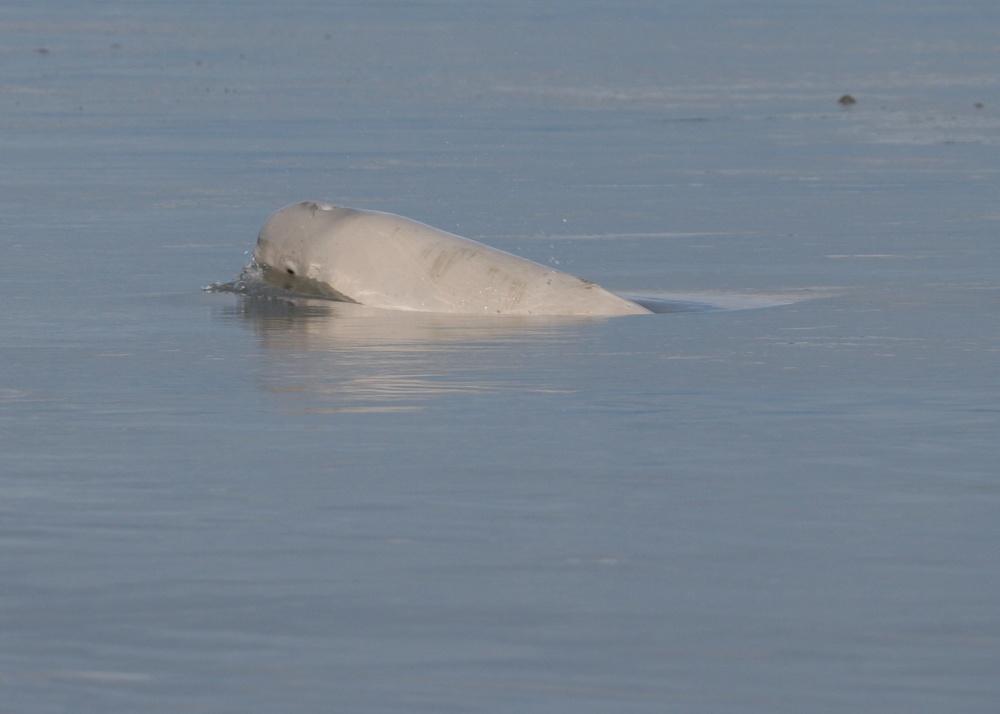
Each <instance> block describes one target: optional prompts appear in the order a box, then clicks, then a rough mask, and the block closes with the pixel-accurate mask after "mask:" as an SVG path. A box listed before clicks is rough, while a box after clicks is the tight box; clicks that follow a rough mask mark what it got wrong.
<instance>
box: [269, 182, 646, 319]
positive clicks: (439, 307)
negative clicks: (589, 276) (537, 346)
mask: <svg viewBox="0 0 1000 714" xmlns="http://www.w3.org/2000/svg"><path fill="white" fill-rule="evenodd" d="M253 258H254V261H255V262H256V263H257V264H258V265H259V266H260V267H261V269H262V272H263V275H264V280H265V281H266V282H268V283H270V284H272V285H277V286H279V287H283V288H287V289H290V290H295V291H298V292H304V293H310V294H318V295H323V296H326V297H330V298H334V299H337V300H343V301H347V302H355V303H360V304H362V305H369V306H372V307H378V308H387V309H394V310H414V311H420V312H439V313H456V314H502V315H638V314H648V313H649V312H650V311H649V310H647V309H646V308H644V307H642V306H640V305H637V304H636V303H634V302H631V301H629V300H626V299H625V298H623V297H620V296H618V295H615V294H614V293H611V292H608V291H607V290H605V289H604V288H602V287H600V286H598V285H595V284H594V283H591V282H589V281H587V280H583V279H581V278H577V277H574V276H572V275H568V274H566V273H562V272H559V271H558V270H552V269H551V268H547V267H545V266H544V265H540V264H538V263H534V262H532V261H530V260H526V259H525V258H520V257H518V256H516V255H511V254H510V253H505V252H503V251H500V250H496V249H494V248H490V247H489V246H486V245H483V244H482V243H477V242H476V241H473V240H469V239H467V238H462V237H460V236H457V235H454V234H452V233H447V232H445V231H442V230H439V229H437V228H432V227H431V226H428V225H425V224H423V223H419V222H417V221H413V220H410V219H409V218H403V217H402V216H397V215H394V214H391V213H382V212H378V211H365V210H359V209H355V208H343V207H340V206H333V205H330V204H328V203H320V202H316V201H304V202H302V203H296V204H292V205H291V206H286V207H285V208H282V209H281V210H279V211H278V212H276V213H275V214H274V215H273V216H271V217H270V218H269V219H268V221H267V222H266V223H265V224H264V227H263V228H262V229H261V231H260V236H259V237H258V239H257V246H256V248H255V249H254V252H253Z"/></svg>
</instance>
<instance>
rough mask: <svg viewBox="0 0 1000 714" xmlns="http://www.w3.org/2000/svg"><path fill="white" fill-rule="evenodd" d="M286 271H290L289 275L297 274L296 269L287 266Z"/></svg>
mask: <svg viewBox="0 0 1000 714" xmlns="http://www.w3.org/2000/svg"><path fill="white" fill-rule="evenodd" d="M285 272H286V273H288V274H289V275H295V271H294V270H292V269H291V268H285Z"/></svg>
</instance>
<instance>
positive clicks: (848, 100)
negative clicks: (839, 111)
mask: <svg viewBox="0 0 1000 714" xmlns="http://www.w3.org/2000/svg"><path fill="white" fill-rule="evenodd" d="M837 102H838V103H839V104H840V105H841V106H844V107H849V106H851V105H852V104H857V103H858V100H857V99H855V98H854V97H852V96H851V95H850V94H845V95H844V96H842V97H841V98H840V99H838V100H837Z"/></svg>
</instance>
